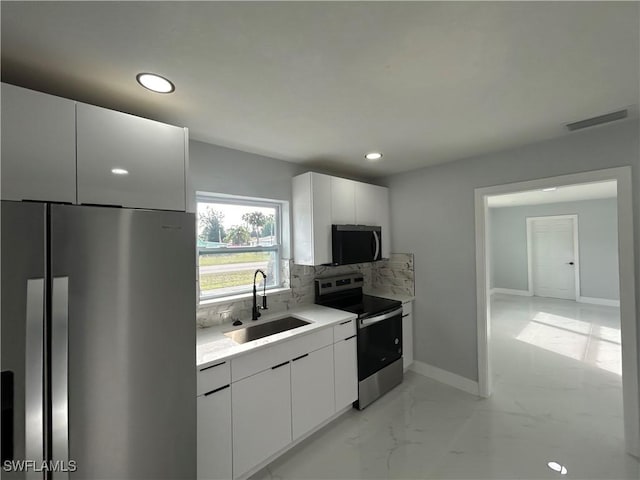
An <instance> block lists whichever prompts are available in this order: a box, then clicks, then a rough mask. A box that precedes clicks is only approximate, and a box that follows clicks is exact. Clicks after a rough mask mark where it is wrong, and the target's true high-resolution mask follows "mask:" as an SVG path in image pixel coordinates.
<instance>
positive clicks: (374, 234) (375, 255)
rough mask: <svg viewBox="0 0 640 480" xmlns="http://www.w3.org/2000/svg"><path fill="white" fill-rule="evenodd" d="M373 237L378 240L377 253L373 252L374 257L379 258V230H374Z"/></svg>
mask: <svg viewBox="0 0 640 480" xmlns="http://www.w3.org/2000/svg"><path fill="white" fill-rule="evenodd" d="M373 239H374V240H375V242H376V249H375V253H374V254H373V259H374V260H378V259H379V257H378V256H379V255H380V237H378V232H376V231H375V230H374V232H373Z"/></svg>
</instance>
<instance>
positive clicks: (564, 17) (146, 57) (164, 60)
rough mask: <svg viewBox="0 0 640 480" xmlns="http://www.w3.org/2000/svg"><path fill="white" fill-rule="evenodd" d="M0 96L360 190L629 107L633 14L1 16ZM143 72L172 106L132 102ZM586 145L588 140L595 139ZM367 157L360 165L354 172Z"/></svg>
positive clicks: (137, 8) (552, 6) (360, 7)
mask: <svg viewBox="0 0 640 480" xmlns="http://www.w3.org/2000/svg"><path fill="white" fill-rule="evenodd" d="M1 8H2V38H1V40H2V43H1V49H2V79H3V81H7V82H10V83H15V84H18V85H22V86H26V87H29V88H34V89H38V90H43V91H46V92H49V93H53V94H57V95H61V96H67V97H72V98H75V99H78V100H80V101H85V102H89V103H94V104H98V105H102V106H105V107H109V108H114V109H118V110H122V111H126V112H129V113H133V114H137V115H142V116H146V117H149V118H154V119H157V120H160V121H165V122H169V123H172V124H177V125H184V126H188V127H189V128H190V131H191V137H192V138H194V139H198V140H202V141H205V142H210V143H215V144H219V145H223V146H227V147H231V148H237V149H241V150H246V151H250V152H254V153H259V154H264V155H268V156H273V157H276V158H281V159H284V160H288V161H293V162H301V163H305V164H307V165H308V166H310V167H314V166H322V167H323V168H325V169H333V170H335V171H336V172H343V173H347V174H355V175H362V176H369V177H375V176H379V175H384V174H388V173H394V172H400V171H406V170H410V169H414V168H418V167H421V166H426V165H433V164H437V163H441V162H445V161H450V160H455V159H459V158H464V157H468V156H473V155H477V154H482V153H487V152H491V151H497V150H502V149H505V148H509V147H513V146H517V145H521V144H525V143H530V142H535V141H539V140H542V139H546V138H552V137H557V136H560V135H567V134H568V133H567V131H566V129H565V128H564V126H563V125H564V124H565V123H568V122H573V121H576V120H581V119H584V118H588V117H592V116H595V115H600V114H603V113H607V112H611V111H614V110H617V109H620V108H624V107H627V106H631V107H632V113H633V115H636V112H637V108H636V105H637V103H638V96H639V90H638V85H639V74H638V70H639V62H638V59H639V57H640V54H639V46H638V38H639V28H638V9H639V6H638V3H636V2H626V3H625V2H622V3H611V2H555V3H554V2H495V3H494V2H441V3H440V2H42V3H36V2H6V1H4V2H1ZM142 71H150V72H156V73H159V74H162V75H165V76H166V77H168V78H170V79H171V80H173V81H174V83H175V84H176V92H175V93H174V94H172V95H165V96H163V95H158V94H153V93H151V92H148V91H146V90H144V89H142V88H141V87H139V86H138V85H137V84H136V82H135V76H136V74H137V73H139V72H142ZM596 128H597V127H596ZM372 150H377V151H382V152H383V153H384V155H385V156H384V158H383V160H381V161H378V162H375V163H374V162H367V161H365V160H364V159H363V155H364V154H365V153H366V152H368V151H372Z"/></svg>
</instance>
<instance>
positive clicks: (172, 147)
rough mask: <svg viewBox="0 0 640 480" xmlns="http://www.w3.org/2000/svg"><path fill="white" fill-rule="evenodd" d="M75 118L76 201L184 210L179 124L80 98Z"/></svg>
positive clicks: (182, 135)
mask: <svg viewBox="0 0 640 480" xmlns="http://www.w3.org/2000/svg"><path fill="white" fill-rule="evenodd" d="M77 119H78V128H77V132H78V133H77V142H78V145H77V148H78V150H77V152H78V203H84V204H98V205H120V206H123V207H131V208H152V209H158V210H181V211H184V210H185V205H186V203H185V198H186V197H185V178H186V177H185V130H184V129H183V128H179V127H174V126H171V125H165V124H163V123H159V122H154V121H152V120H147V119H144V118H140V117H135V116H133V115H127V114H125V113H120V112H114V111H113V110H107V109H104V108H100V107H95V106H93V105H86V104H82V103H79V104H78V105H77ZM114 169H119V171H120V172H121V173H124V172H127V173H126V174H115V173H114V172H113V171H114Z"/></svg>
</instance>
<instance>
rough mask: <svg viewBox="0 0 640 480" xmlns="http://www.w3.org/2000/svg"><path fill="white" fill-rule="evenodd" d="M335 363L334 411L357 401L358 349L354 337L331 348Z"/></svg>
mask: <svg viewBox="0 0 640 480" xmlns="http://www.w3.org/2000/svg"><path fill="white" fill-rule="evenodd" d="M333 354H334V361H335V386H336V411H338V410H341V409H343V408H344V407H347V406H349V405H351V404H352V403H353V402H355V401H356V400H357V399H358V358H357V354H358V349H357V345H356V337H355V335H354V336H353V337H350V338H347V339H345V340H341V341H339V342H337V343H336V344H335V345H334V346H333Z"/></svg>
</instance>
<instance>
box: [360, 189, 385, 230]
mask: <svg viewBox="0 0 640 480" xmlns="http://www.w3.org/2000/svg"><path fill="white" fill-rule="evenodd" d="M380 188H382V187H378V186H377V185H370V184H368V183H361V182H356V192H355V193H356V197H355V202H356V203H355V205H356V222H357V223H358V225H380V213H381V212H380V203H381V199H379V198H378V192H379V189H380Z"/></svg>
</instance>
